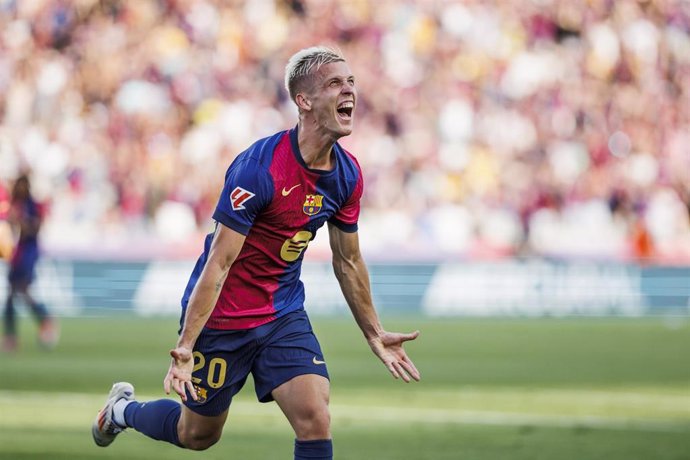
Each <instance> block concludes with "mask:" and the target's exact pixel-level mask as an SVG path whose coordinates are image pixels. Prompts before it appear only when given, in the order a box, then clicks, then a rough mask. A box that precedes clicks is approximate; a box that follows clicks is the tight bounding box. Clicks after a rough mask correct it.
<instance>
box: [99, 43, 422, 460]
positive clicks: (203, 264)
mask: <svg viewBox="0 0 690 460" xmlns="http://www.w3.org/2000/svg"><path fill="white" fill-rule="evenodd" d="M285 81H286V87H287V89H288V92H289V93H290V97H291V98H292V100H293V101H294V102H295V104H296V105H297V107H298V111H299V121H298V124H297V127H296V128H294V129H292V130H289V131H283V132H279V133H277V134H275V135H273V136H271V137H268V138H265V139H262V140H260V141H258V142H256V143H255V144H254V145H252V146H251V147H250V148H249V149H248V150H246V151H245V152H243V153H242V154H240V155H239V156H238V157H237V159H236V160H235V161H234V162H233V163H232V164H231V165H230V168H229V169H228V171H227V173H226V177H225V186H224V189H223V192H222V194H221V197H220V200H219V203H218V205H217V207H216V210H215V213H214V215H213V218H214V220H215V221H216V228H215V231H214V232H213V233H212V234H210V235H208V237H207V238H206V242H205V245H204V253H203V254H202V256H201V257H200V258H199V260H198V262H197V265H196V267H195V269H194V271H193V273H192V276H191V278H190V281H189V284H188V286H187V289H186V291H185V294H184V296H183V299H182V306H183V317H182V320H181V324H182V328H181V333H180V335H179V340H178V341H177V345H176V346H175V348H174V349H173V350H171V352H170V354H171V356H172V362H171V365H170V369H169V371H168V373H167V375H166V377H165V380H164V387H165V391H166V393H170V390H171V388H172V389H173V390H174V391H175V392H176V393H177V394H178V395H179V396H180V398H181V399H182V401H183V403H184V405H183V406H181V405H180V404H178V403H177V402H175V401H171V400H169V399H163V400H158V401H152V402H146V403H139V402H136V401H134V388H133V387H132V385H130V384H129V383H126V382H120V383H116V384H115V385H113V388H112V390H111V392H110V395H109V396H108V400H107V402H106V406H105V407H104V408H103V409H102V410H101V412H100V413H99V414H98V417H97V418H96V420H95V422H94V424H93V428H92V433H93V437H94V441H95V442H96V444H97V445H99V446H107V445H109V444H110V443H111V442H112V441H113V440H114V439H115V437H116V436H117V434H118V433H120V432H121V431H122V430H124V429H125V428H127V427H133V428H135V429H136V430H138V431H140V432H142V433H144V434H146V435H147V436H149V437H151V438H153V439H158V440H164V441H167V442H170V443H172V444H175V445H177V446H180V447H185V448H188V449H195V450H202V449H206V448H208V447H210V446H211V445H213V444H215V443H216V442H217V441H218V439H219V438H220V436H221V432H222V429H223V425H224V424H225V420H226V418H227V416H228V408H229V406H230V403H231V400H232V397H233V396H234V395H235V394H236V393H237V392H238V391H239V390H240V389H241V388H242V386H243V384H244V382H245V381H246V378H247V376H248V374H249V373H251V374H252V376H253V378H254V381H255V390H256V394H257V398H258V399H259V401H261V402H269V401H273V400H275V401H276V402H277V404H278V405H279V406H280V408H281V410H282V411H283V413H284V414H285V416H286V417H287V419H288V421H289V422H290V424H291V425H292V428H293V429H294V431H295V435H296V440H295V447H294V458H295V459H306V458H310V459H330V458H332V457H333V448H332V442H331V431H330V414H329V409H328V401H329V393H330V385H329V378H328V371H327V369H326V363H325V360H324V357H323V354H322V352H321V347H320V345H319V343H318V341H317V339H316V337H315V335H314V333H313V331H312V328H311V324H310V322H309V319H308V317H307V314H306V312H305V310H304V286H303V284H302V282H301V281H300V280H299V275H300V271H301V264H302V258H303V255H304V251H305V250H306V248H307V246H308V244H309V242H310V241H311V240H312V239H313V238H314V236H315V234H316V231H317V230H318V229H319V228H320V227H321V226H323V224H324V223H326V222H328V230H329V237H330V245H331V249H332V251H333V267H334V270H335V274H336V277H337V279H338V281H339V283H340V287H341V289H342V291H343V294H344V296H345V298H346V300H347V303H348V305H349V306H350V309H351V310H352V313H353V315H354V317H355V320H356V321H357V324H358V325H359V327H360V329H361V330H362V332H363V334H364V336H365V338H366V340H367V341H368V343H369V346H370V347H371V349H372V351H373V352H374V354H376V356H378V357H379V359H381V361H382V362H383V363H384V364H385V366H386V367H387V368H388V370H389V371H390V372H391V374H392V375H393V376H394V377H395V378H402V379H403V380H404V381H405V382H409V381H410V380H411V379H414V380H419V378H420V376H419V372H418V371H417V369H416V368H415V366H414V364H413V363H412V361H411V360H410V359H409V358H408V357H407V354H406V353H405V351H404V349H403V343H404V342H405V341H408V340H414V339H415V338H417V336H418V334H419V332H418V331H416V332H413V333H409V334H402V333H391V332H386V331H385V330H384V329H383V327H382V325H381V323H380V321H379V318H378V315H377V313H376V310H375V308H374V305H373V303H372V299H371V292H370V286H369V276H368V271H367V268H366V265H365V263H364V261H363V259H362V256H361V253H360V249H359V238H358V234H357V221H358V217H359V211H360V198H361V196H362V190H363V181H362V173H361V170H360V168H359V165H358V163H357V161H356V160H355V158H354V157H353V156H352V155H351V154H350V153H348V152H346V151H345V150H344V149H343V148H342V147H341V146H340V145H339V144H338V143H337V141H338V139H340V138H341V137H343V136H347V135H349V134H350V133H351V132H352V124H353V112H354V108H355V103H356V99H357V92H356V89H355V81H354V77H353V76H352V73H351V71H350V69H349V67H348V65H347V63H346V62H345V59H344V58H343V57H342V55H341V54H339V53H338V52H336V51H334V50H331V49H329V48H325V47H314V48H309V49H305V50H302V51H300V52H298V53H297V54H295V55H294V56H293V57H292V58H291V59H290V60H289V62H288V65H287V67H286V77H285Z"/></svg>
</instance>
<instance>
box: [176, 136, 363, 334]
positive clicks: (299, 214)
mask: <svg viewBox="0 0 690 460" xmlns="http://www.w3.org/2000/svg"><path fill="white" fill-rule="evenodd" d="M333 154H334V158H335V166H334V168H333V169H332V170H330V171H321V170H315V169H310V168H308V167H307V165H306V164H305V163H304V160H303V159H302V155H301V153H300V151H299V145H298V143H297V128H294V129H292V130H289V131H283V132H280V133H277V134H275V135H273V136H271V137H267V138H264V139H261V140H259V141H258V142H256V143H255V144H253V145H252V146H251V147H249V148H248V149H247V150H245V151H244V152H242V153H241V154H240V155H238V157H237V158H236V159H235V160H234V161H233V162H232V164H231V165H230V167H229V168H228V170H227V173H226V174H225V185H224V187H223V191H222V193H221V196H220V199H219V201H218V205H217V207H216V210H215V212H214V214H213V219H214V220H215V221H216V225H218V224H222V225H225V226H227V227H229V228H231V229H233V230H235V231H237V232H239V233H241V234H243V235H245V236H246V239H245V242H244V245H243V246H242V249H241V250H240V253H239V255H238V256H237V259H236V260H235V262H234V263H233V265H232V267H231V268H230V272H229V273H228V277H227V279H226V281H225V284H224V285H223V288H222V290H221V292H220V296H219V298H218V302H217V303H216V305H215V308H214V309H213V312H212V313H211V316H210V318H209V320H208V321H207V323H206V327H209V328H212V329H249V328H253V327H257V326H260V325H262V324H266V323H268V322H270V321H272V320H274V319H276V318H278V317H280V316H282V315H285V314H287V313H289V312H292V311H296V310H300V309H303V308H304V285H303V284H302V282H301V281H300V279H299V278H300V272H301V267H302V260H303V258H304V252H305V250H306V249H307V246H308V245H309V242H310V241H311V240H313V239H314V237H315V236H316V232H317V230H318V229H319V228H321V227H322V226H323V224H324V223H325V222H330V223H332V224H333V225H335V226H337V227H338V228H339V229H341V230H343V231H346V232H355V231H357V220H358V218H359V211H360V198H361V196H362V190H363V180H362V172H361V169H360V167H359V164H358V163H357V160H356V159H355V157H354V156H353V155H352V154H350V153H349V152H347V151H346V150H344V149H343V148H342V147H341V146H340V145H339V144H337V143H336V144H335V145H334V146H333ZM212 239H213V234H209V235H208V236H207V237H206V241H205V243H204V252H203V254H202V255H201V256H200V257H199V260H198V261H197V263H196V266H195V267H194V271H193V272H192V275H191V277H190V279H189V283H188V284H187V288H186V290H185V293H184V296H183V298H182V309H183V310H182V318H184V315H185V310H186V307H187V303H188V302H189V297H190V296H191V293H192V290H193V289H194V286H195V285H196V283H197V280H198V279H199V276H200V275H201V271H202V270H203V268H204V265H205V264H206V260H207V257H208V253H209V249H210V246H211V241H212Z"/></svg>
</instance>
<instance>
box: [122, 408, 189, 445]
mask: <svg viewBox="0 0 690 460" xmlns="http://www.w3.org/2000/svg"><path fill="white" fill-rule="evenodd" d="M180 414H182V407H181V406H180V404H179V403H177V402H176V401H173V400H171V399H159V400H158V401H149V402H143V403H140V402H136V401H130V404H127V406H126V407H125V410H124V416H125V417H124V418H125V422H126V425H127V426H130V427H132V428H134V429H135V430H137V431H138V432H140V433H143V434H145V435H146V436H148V437H149V438H153V439H156V440H158V441H167V442H169V443H170V444H174V445H176V446H178V447H182V445H181V444H180V440H179V439H178V437H177V421H178V420H179V419H180ZM116 423H117V421H116Z"/></svg>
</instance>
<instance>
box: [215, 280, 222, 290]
mask: <svg viewBox="0 0 690 460" xmlns="http://www.w3.org/2000/svg"><path fill="white" fill-rule="evenodd" d="M221 287H223V283H222V279H219V280H218V281H216V292H218V291H220V288H221Z"/></svg>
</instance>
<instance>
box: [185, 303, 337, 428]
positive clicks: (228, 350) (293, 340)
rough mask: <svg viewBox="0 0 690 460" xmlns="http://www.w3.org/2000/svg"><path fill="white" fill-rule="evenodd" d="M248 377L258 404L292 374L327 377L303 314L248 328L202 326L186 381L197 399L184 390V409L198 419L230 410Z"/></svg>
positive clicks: (292, 376)
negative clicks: (251, 382) (252, 381)
mask: <svg viewBox="0 0 690 460" xmlns="http://www.w3.org/2000/svg"><path fill="white" fill-rule="evenodd" d="M249 373H251V374H252V377H253V378H254V389H255V391H256V397H257V398H258V400H259V401H261V402H269V401H273V396H271V392H272V391H273V390H274V389H275V388H277V387H278V386H280V385H281V384H283V383H285V382H287V381H288V380H290V379H292V378H294V377H297V376H298V375H303V374H317V375H322V376H324V377H326V378H328V369H327V368H326V364H325V363H324V359H323V353H322V352H321V346H320V345H319V342H318V340H317V339H316V336H315V335H314V331H313V330H312V327H311V323H310V322H309V318H308V317H307V313H306V311H304V310H299V311H295V312H291V313H288V314H286V315H285V316H282V317H280V318H278V319H276V320H274V321H271V322H270V323H268V324H264V325H262V326H259V327H256V328H253V329H247V330H219V329H209V328H204V329H203V330H202V332H201V334H200V335H199V338H198V339H197V341H196V346H195V347H194V372H193V373H192V382H193V383H194V388H195V390H196V394H197V396H198V401H194V400H193V399H192V397H191V396H190V395H189V392H188V394H187V402H186V403H185V405H186V406H187V407H189V408H190V409H191V410H193V411H194V412H196V413H197V414H200V415H205V416H216V415H219V414H221V413H223V412H224V411H225V410H227V409H228V408H229V407H230V402H231V401H232V397H233V396H235V395H236V394H237V393H238V392H239V391H240V390H241V389H242V386H243V385H244V382H245V381H246V380H247V376H248V375H249Z"/></svg>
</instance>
